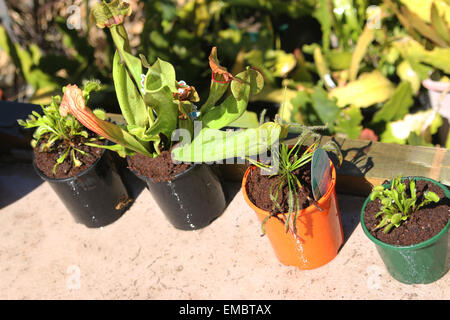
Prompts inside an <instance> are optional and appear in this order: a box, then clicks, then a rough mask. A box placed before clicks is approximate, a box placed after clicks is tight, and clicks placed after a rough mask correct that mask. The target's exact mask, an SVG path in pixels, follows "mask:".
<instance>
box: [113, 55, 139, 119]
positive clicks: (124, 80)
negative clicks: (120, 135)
mask: <svg viewBox="0 0 450 320" xmlns="http://www.w3.org/2000/svg"><path fill="white" fill-rule="evenodd" d="M113 79H114V87H115V89H116V95H117V100H118V102H119V105H120V110H121V111H122V115H123V117H124V118H125V121H126V122H127V124H129V125H138V126H141V127H143V128H145V126H146V125H147V124H148V113H147V106H146V105H145V102H144V100H143V98H142V96H141V94H140V93H139V91H138V89H137V88H136V85H135V84H134V83H133V80H132V79H131V77H130V75H129V74H128V71H127V69H126V66H125V65H124V64H123V63H122V62H121V61H120V56H119V54H118V53H117V52H116V54H115V55H114V61H113Z"/></svg>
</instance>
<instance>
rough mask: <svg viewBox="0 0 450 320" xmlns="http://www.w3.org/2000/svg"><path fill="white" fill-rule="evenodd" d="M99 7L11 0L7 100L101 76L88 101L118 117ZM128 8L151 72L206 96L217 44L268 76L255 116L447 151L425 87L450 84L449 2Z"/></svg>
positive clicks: (339, 0)
mask: <svg viewBox="0 0 450 320" xmlns="http://www.w3.org/2000/svg"><path fill="white" fill-rule="evenodd" d="M93 2H94V1H79V0H78V1H65V2H64V3H63V2H61V1H45V2H44V1H42V0H34V1H31V2H13V1H6V4H7V6H8V9H9V10H8V13H9V16H10V17H11V19H10V20H11V30H12V35H13V37H11V36H7V34H6V31H5V30H6V29H5V28H3V27H1V26H0V49H2V50H3V53H0V58H1V59H0V61H3V64H4V65H8V68H6V67H5V68H0V70H5V71H6V70H8V71H6V73H5V74H4V75H3V76H0V87H1V88H2V89H3V91H4V92H5V94H6V96H7V97H10V98H11V99H12V100H22V101H32V102H38V101H45V99H47V102H48V101H49V98H50V97H51V92H52V91H54V90H55V89H57V88H58V86H60V85H66V84H67V83H69V82H70V83H74V84H78V85H80V86H81V85H82V84H83V82H84V81H86V80H89V79H99V80H101V81H102V83H104V84H105V86H104V89H103V90H102V91H101V92H99V93H97V94H96V95H95V96H94V97H93V99H98V100H99V101H104V102H105V103H102V105H104V106H105V107H106V109H107V111H113V112H118V111H119V110H120V109H119V107H118V102H117V101H116V99H114V95H113V94H111V92H112V91H113V89H114V87H113V85H112V63H111V61H113V59H112V57H113V53H114V47H113V45H112V39H111V37H110V36H109V34H108V33H107V32H104V31H102V30H98V28H92V22H90V21H89V19H88V15H87V8H88V7H89V6H90V5H92V3H93ZM128 2H130V4H131V6H132V9H133V14H132V15H131V16H130V17H129V27H128V30H129V38H130V46H131V52H132V53H133V54H136V53H137V52H140V53H143V55H144V56H145V57H146V58H147V60H148V62H149V63H150V64H153V63H154V62H155V61H156V59H157V58H158V57H159V58H161V59H163V60H165V61H170V62H171V63H172V64H173V66H174V68H175V70H176V72H177V75H178V78H179V79H182V80H185V81H186V82H187V83H189V84H190V85H193V86H195V87H196V88H198V94H199V96H200V98H202V99H204V98H205V97H207V96H208V90H207V89H208V87H209V83H210V71H209V68H208V66H207V65H205V63H204V61H205V59H207V56H208V54H209V52H210V50H211V48H212V47H213V46H214V45H217V48H218V51H219V52H220V53H221V62H222V64H223V65H224V66H227V67H228V68H229V70H230V72H231V73H232V74H237V73H239V72H240V71H243V70H244V67H245V66H246V65H252V66H254V67H255V68H257V69H258V70H259V71H260V72H261V73H262V74H263V76H264V80H265V86H264V90H263V91H262V92H261V93H260V94H258V95H256V96H253V97H252V98H251V99H252V101H251V103H250V109H251V110H254V111H257V112H259V111H260V110H259V109H258V108H256V107H255V108H253V109H252V107H251V106H252V103H254V105H256V104H257V103H258V105H262V106H264V107H266V106H267V107H269V106H271V105H275V113H278V114H279V115H280V117H281V118H282V119H283V120H285V121H287V122H298V123H301V124H304V125H323V124H328V128H329V129H328V134H333V135H336V136H342V137H348V138H354V139H356V138H359V137H361V138H363V137H364V136H367V134H366V133H368V132H369V133H370V134H369V136H371V137H372V139H378V140H379V141H383V142H392V143H402V144H405V143H406V144H414V145H436V144H437V143H440V144H441V145H442V144H443V143H445V141H444V142H442V141H438V140H437V132H438V130H441V129H442V127H443V126H444V125H446V123H447V119H445V118H444V119H443V118H442V117H441V116H440V115H439V114H436V113H435V112H433V111H432V110H430V106H429V102H428V101H429V100H428V96H427V91H426V90H425V89H424V88H423V86H422V85H421V81H422V80H424V79H426V78H427V77H429V76H430V75H431V76H432V77H437V78H439V79H442V80H444V81H445V80H446V79H447V78H448V73H449V70H448V66H449V65H450V63H449V62H448V59H447V57H449V56H450V55H449V54H448V50H449V48H448V44H449V42H448V40H449V39H448V32H447V33H446V32H445V31H446V30H448V26H449V23H448V21H449V16H448V12H450V9H449V4H448V2H447V1H444V0H424V1H406V0H383V1H372V0H318V1H312V0H301V1H250V0H232V1H217V0H185V1H181V0H180V1H170V0H159V1H135V0H130V1H128ZM71 4H76V5H78V6H79V8H80V12H81V18H82V20H81V21H82V23H81V29H80V30H76V31H74V30H69V29H67V26H66V24H65V22H66V20H67V18H68V16H69V13H68V12H67V8H68V6H69V5H71ZM374 6H376V7H374ZM371 14H375V16H370V15H371ZM2 21H3V20H2ZM368 22H369V24H368ZM376 22H379V26H377V27H376V28H370V27H369V26H371V25H372V24H373V23H376ZM371 23H372V24H371ZM11 63H12V64H13V65H14V66H15V76H14V77H13V79H12V80H11V78H12V77H11V76H10V75H11V66H9V64H11ZM111 97H112V99H111ZM283 99H286V101H287V102H286V103H284V104H283V103H282V101H283ZM260 102H262V103H260ZM245 117H246V119H252V121H251V122H250V124H249V122H248V121H245V124H244V125H246V126H253V127H256V126H257V121H255V119H257V117H256V116H254V115H249V114H248V113H246V114H245ZM243 119H244V118H243ZM269 120H272V119H269ZM241 125H242V121H241Z"/></svg>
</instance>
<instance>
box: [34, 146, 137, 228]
mask: <svg viewBox="0 0 450 320" xmlns="http://www.w3.org/2000/svg"><path fill="white" fill-rule="evenodd" d="M33 166H34V168H35V171H36V172H37V173H38V175H39V176H40V177H41V178H42V179H43V180H45V181H47V182H48V183H49V184H50V186H51V187H52V189H53V190H54V191H55V192H56V194H57V195H58V196H59V198H60V199H61V201H62V202H63V203H64V205H65V206H66V208H67V209H68V210H69V211H70V213H71V214H72V216H73V217H74V219H75V221H76V222H78V223H82V224H84V225H85V226H87V227H89V228H98V227H102V226H106V225H108V224H110V223H112V222H114V221H116V220H117V219H119V218H120V217H121V216H122V214H123V213H124V212H125V211H126V210H127V208H128V207H129V204H130V203H129V202H130V201H129V196H128V192H127V189H126V188H125V185H124V183H123V181H122V179H121V177H120V175H119V173H118V170H117V166H116V163H115V161H114V159H113V155H112V154H111V151H109V150H105V149H104V150H103V152H102V156H101V157H100V158H99V159H98V160H97V161H96V162H95V163H94V164H93V165H92V166H91V167H89V168H88V169H86V170H84V171H82V172H80V173H79V174H77V175H76V176H74V177H70V178H64V179H53V178H49V177H47V176H46V175H45V174H44V173H43V172H42V171H41V170H40V169H39V168H38V167H37V166H36V164H35V162H34V158H33Z"/></svg>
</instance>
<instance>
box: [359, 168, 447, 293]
mask: <svg viewBox="0 0 450 320" xmlns="http://www.w3.org/2000/svg"><path fill="white" fill-rule="evenodd" d="M404 179H415V180H426V181H430V182H432V183H433V184H435V185H437V186H439V187H440V188H441V189H442V190H443V191H444V193H445V196H446V197H447V198H448V197H450V192H449V190H448V189H447V187H446V186H444V185H443V184H441V183H439V182H437V181H436V180H433V179H430V178H425V177H405V178H402V180H404ZM391 184H392V181H391V182H389V183H387V184H384V185H383V187H384V188H385V189H386V188H389V187H390V186H391ZM369 202H370V196H369V197H367V199H366V201H365V202H364V205H363V207H362V209H361V226H362V228H363V230H364V233H365V234H366V236H367V237H368V238H369V239H370V240H371V241H372V242H373V243H375V246H376V248H377V251H378V253H379V254H380V256H381V259H382V260H383V262H384V264H385V266H386V268H387V270H388V272H389V273H390V275H391V276H392V277H393V278H394V279H396V280H398V281H400V282H402V283H406V284H414V283H422V284H427V283H431V282H434V281H436V280H438V279H439V278H441V277H442V276H443V275H445V274H446V273H447V271H448V270H449V261H448V259H447V255H448V230H449V227H450V221H449V222H448V223H447V225H446V226H445V228H443V229H442V230H441V231H440V232H439V233H438V234H436V235H435V236H434V237H432V238H430V239H428V240H426V241H423V242H420V243H418V244H414V245H411V246H395V245H391V244H387V243H384V242H382V241H380V240H378V239H377V238H375V237H374V236H373V235H372V234H371V233H370V232H369V230H368V229H367V227H366V225H365V224H364V211H365V209H366V206H367V204H368V203H369Z"/></svg>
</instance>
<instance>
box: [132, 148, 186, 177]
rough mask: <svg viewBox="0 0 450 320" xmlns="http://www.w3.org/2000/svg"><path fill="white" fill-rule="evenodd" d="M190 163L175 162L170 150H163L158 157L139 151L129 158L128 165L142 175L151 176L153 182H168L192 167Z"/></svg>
mask: <svg viewBox="0 0 450 320" xmlns="http://www.w3.org/2000/svg"><path fill="white" fill-rule="evenodd" d="M191 166H192V165H191V164H189V163H178V164H176V163H174V162H173V161H172V157H171V155H170V151H163V152H161V154H160V155H159V156H158V157H156V158H150V157H146V156H144V155H141V154H139V153H137V154H136V155H134V156H133V157H130V158H129V159H128V167H129V168H130V170H132V171H134V172H136V173H137V174H138V175H140V176H145V177H148V178H150V179H151V180H152V181H153V182H167V181H171V180H173V179H174V178H175V176H176V175H177V174H180V173H182V172H184V171H186V170H187V169H188V168H190V167H191Z"/></svg>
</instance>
